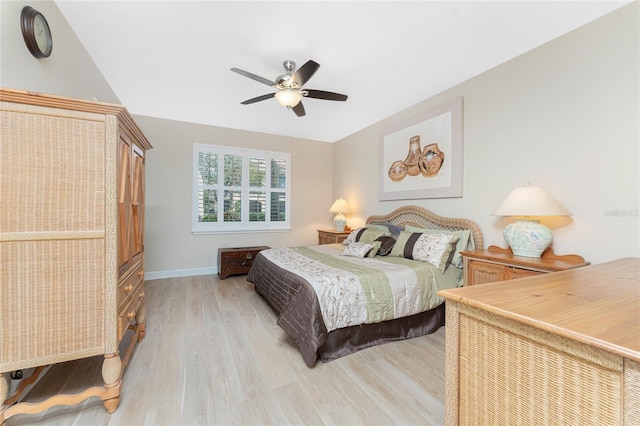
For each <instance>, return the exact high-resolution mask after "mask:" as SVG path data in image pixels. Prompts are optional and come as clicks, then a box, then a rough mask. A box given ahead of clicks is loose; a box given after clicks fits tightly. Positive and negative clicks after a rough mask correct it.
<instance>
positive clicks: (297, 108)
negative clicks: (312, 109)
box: [291, 101, 305, 117]
mask: <svg viewBox="0 0 640 426" xmlns="http://www.w3.org/2000/svg"><path fill="white" fill-rule="evenodd" d="M291 109H292V110H293V112H295V113H296V115H297V116H298V117H304V115H305V112H304V105H302V101H300V102H298V105H296V106H294V107H293V108H291Z"/></svg>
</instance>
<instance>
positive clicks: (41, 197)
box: [0, 88, 151, 424]
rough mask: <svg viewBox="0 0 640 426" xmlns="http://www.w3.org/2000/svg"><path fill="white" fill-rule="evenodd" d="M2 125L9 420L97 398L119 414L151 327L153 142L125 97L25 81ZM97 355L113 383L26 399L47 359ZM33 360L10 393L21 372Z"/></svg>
mask: <svg viewBox="0 0 640 426" xmlns="http://www.w3.org/2000/svg"><path fill="white" fill-rule="evenodd" d="M0 125H1V141H0V196H1V202H2V213H1V214H0V262H1V264H2V268H1V269H0V404H1V405H0V424H3V423H4V421H5V420H6V419H8V418H9V417H11V416H13V415H16V414H22V413H36V412H40V411H44V410H46V409H47V408H49V407H51V406H53V405H71V404H77V403H79V402H81V401H83V400H85V399H87V398H90V397H93V396H96V397H100V398H101V399H102V400H103V402H104V406H105V408H106V409H107V411H109V412H113V411H115V409H116V408H117V406H118V403H119V399H120V385H121V378H122V372H123V370H124V368H125V366H126V363H127V362H128V359H129V356H130V355H131V351H132V350H133V349H134V347H135V344H136V342H139V341H141V340H142V338H143V336H144V332H145V306H144V295H145V294H144V245H143V239H144V167H145V152H146V151H147V150H149V149H151V144H150V143H149V141H148V140H147V139H146V137H145V136H144V134H143V133H142V131H141V130H140V129H139V128H138V126H137V125H136V123H135V122H134V121H133V119H132V118H131V116H130V115H129V113H128V112H127V110H126V108H125V107H123V106H121V105H114V104H108V103H102V102H93V101H86V100H79V99H71V98H66V97H61V96H54V95H45V94H41V93H33V92H26V91H19V90H13V89H3V88H0ZM127 330H132V333H130V334H131V342H130V343H129V345H128V346H127V350H126V352H125V353H124V354H120V353H119V351H118V347H119V345H120V341H121V340H122V339H123V336H125V333H126V332H127ZM96 355H103V356H104V362H103V368H102V378H103V380H104V383H105V384H104V386H97V387H93V388H89V389H85V390H84V391H83V392H80V393H78V394H75V395H64V396H62V395H57V396H56V395H52V396H51V397H50V398H48V399H47V400H45V401H42V402H39V403H36V404H35V406H34V404H30V403H28V402H25V401H23V400H22V396H23V395H22V392H23V391H24V390H25V387H26V385H27V383H31V382H33V381H36V380H37V379H38V375H39V374H41V372H43V371H45V370H46V368H42V367H43V366H47V365H51V364H55V363H60V362H65V361H70V360H75V359H80V358H87V357H91V356H96ZM31 368H34V375H33V376H32V377H29V378H25V379H23V382H25V383H20V385H19V386H17V389H16V390H15V391H14V392H13V393H12V394H11V395H9V391H10V390H11V388H12V387H11V386H10V380H11V378H10V373H11V372H13V371H17V370H26V369H31Z"/></svg>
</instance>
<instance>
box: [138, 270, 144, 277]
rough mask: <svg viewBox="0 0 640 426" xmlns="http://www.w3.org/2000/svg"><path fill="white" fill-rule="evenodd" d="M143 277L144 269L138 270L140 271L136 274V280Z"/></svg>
mask: <svg viewBox="0 0 640 426" xmlns="http://www.w3.org/2000/svg"><path fill="white" fill-rule="evenodd" d="M143 275H144V269H140V271H139V272H138V278H140V277H142V276H143Z"/></svg>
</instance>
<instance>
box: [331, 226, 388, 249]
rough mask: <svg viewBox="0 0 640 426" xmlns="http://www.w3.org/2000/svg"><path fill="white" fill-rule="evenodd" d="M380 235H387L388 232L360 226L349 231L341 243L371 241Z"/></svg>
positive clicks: (346, 244)
mask: <svg viewBox="0 0 640 426" xmlns="http://www.w3.org/2000/svg"><path fill="white" fill-rule="evenodd" d="M381 235H389V233H388V232H387V231H386V230H383V229H377V228H366V227H362V228H358V229H356V230H355V231H353V232H351V233H350V234H349V236H348V237H347V238H346V239H345V240H344V241H343V242H342V244H344V245H345V246H348V245H349V244H351V243H372V242H373V241H374V240H375V239H376V238H378V237H379V236H381Z"/></svg>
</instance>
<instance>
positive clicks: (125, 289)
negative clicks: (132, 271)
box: [124, 284, 133, 294]
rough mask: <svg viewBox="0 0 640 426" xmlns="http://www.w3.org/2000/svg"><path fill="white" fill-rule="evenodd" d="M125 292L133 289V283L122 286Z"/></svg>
mask: <svg viewBox="0 0 640 426" xmlns="http://www.w3.org/2000/svg"><path fill="white" fill-rule="evenodd" d="M124 291H125V293H127V294H129V293H131V292H132V291H133V285H131V284H129V285H128V286H126V287H125V288H124Z"/></svg>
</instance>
